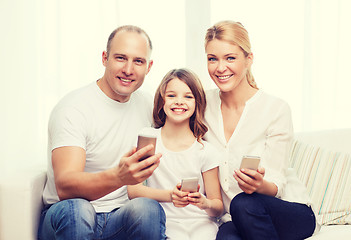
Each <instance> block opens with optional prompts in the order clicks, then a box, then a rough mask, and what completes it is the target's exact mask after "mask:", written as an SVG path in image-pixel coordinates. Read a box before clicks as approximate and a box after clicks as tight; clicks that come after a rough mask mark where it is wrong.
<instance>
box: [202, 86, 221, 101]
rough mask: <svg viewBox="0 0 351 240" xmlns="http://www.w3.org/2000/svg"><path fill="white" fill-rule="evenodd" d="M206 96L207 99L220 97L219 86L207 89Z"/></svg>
mask: <svg viewBox="0 0 351 240" xmlns="http://www.w3.org/2000/svg"><path fill="white" fill-rule="evenodd" d="M205 94H206V98H207V100H209V99H217V98H218V99H219V89H218V88H213V89H208V90H206V91H205Z"/></svg>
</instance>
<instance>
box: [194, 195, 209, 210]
mask: <svg viewBox="0 0 351 240" xmlns="http://www.w3.org/2000/svg"><path fill="white" fill-rule="evenodd" d="M188 201H189V203H190V204H192V205H194V206H197V207H198V208H200V209H201V210H204V209H208V208H210V207H211V206H210V201H209V200H208V199H207V198H206V197H205V196H204V195H203V194H201V193H199V192H194V193H189V194H188Z"/></svg>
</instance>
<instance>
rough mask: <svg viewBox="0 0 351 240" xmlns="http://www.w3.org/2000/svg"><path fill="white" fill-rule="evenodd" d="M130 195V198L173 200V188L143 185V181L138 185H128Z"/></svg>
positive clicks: (159, 200) (160, 200)
mask: <svg viewBox="0 0 351 240" xmlns="http://www.w3.org/2000/svg"><path fill="white" fill-rule="evenodd" d="M127 190H128V197H129V199H133V198H137V197H146V198H150V199H154V200H156V201H158V202H171V201H172V199H171V195H172V192H173V190H166V189H156V188H151V187H147V186H145V185H143V184H142V183H139V184H136V185H128V186H127Z"/></svg>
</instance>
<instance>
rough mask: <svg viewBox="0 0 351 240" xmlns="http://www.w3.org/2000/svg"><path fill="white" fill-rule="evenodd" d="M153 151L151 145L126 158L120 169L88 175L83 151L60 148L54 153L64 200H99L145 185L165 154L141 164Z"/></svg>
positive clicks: (57, 183)
mask: <svg viewBox="0 0 351 240" xmlns="http://www.w3.org/2000/svg"><path fill="white" fill-rule="evenodd" d="M151 149H153V146H152V145H148V146H146V147H144V148H142V149H140V150H139V151H136V150H135V148H134V149H132V150H131V151H130V152H128V153H127V154H125V155H124V156H123V157H122V159H121V160H120V162H119V164H118V166H116V167H114V168H111V169H108V170H105V171H101V172H97V173H88V172H84V167H85V159H86V158H85V157H86V156H85V150H84V149H82V148H80V147H71V146H70V147H60V148H56V149H54V150H53V151H52V166H53V169H54V176H55V185H56V190H57V194H58V196H59V198H60V200H64V199H70V198H84V199H87V200H89V201H93V200H96V199H98V198H101V197H103V196H105V195H106V194H108V193H111V192H113V191H114V190H116V189H118V188H120V187H122V186H124V185H134V184H137V183H140V182H143V181H144V180H145V179H147V178H148V177H149V176H151V174H152V173H153V171H154V170H155V169H156V168H157V167H158V165H159V161H160V157H161V154H156V155H154V156H152V157H149V158H147V159H145V160H144V161H141V162H139V158H140V156H142V155H144V154H145V153H146V152H148V151H150V150H151Z"/></svg>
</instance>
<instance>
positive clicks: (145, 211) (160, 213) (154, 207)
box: [128, 198, 165, 220]
mask: <svg viewBox="0 0 351 240" xmlns="http://www.w3.org/2000/svg"><path fill="white" fill-rule="evenodd" d="M128 208H129V210H130V212H129V213H130V214H131V215H132V216H138V217H146V218H150V217H151V218H155V220H156V219H161V220H162V219H165V213H164V210H163V208H162V206H161V205H160V204H159V203H158V202H157V201H155V200H153V199H149V198H135V199H133V200H131V201H130V203H129V204H128Z"/></svg>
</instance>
